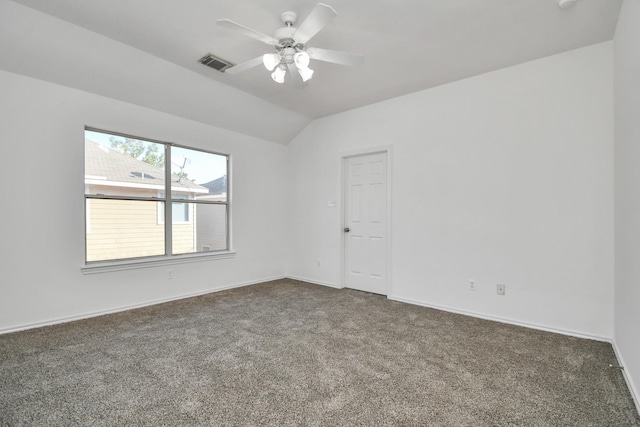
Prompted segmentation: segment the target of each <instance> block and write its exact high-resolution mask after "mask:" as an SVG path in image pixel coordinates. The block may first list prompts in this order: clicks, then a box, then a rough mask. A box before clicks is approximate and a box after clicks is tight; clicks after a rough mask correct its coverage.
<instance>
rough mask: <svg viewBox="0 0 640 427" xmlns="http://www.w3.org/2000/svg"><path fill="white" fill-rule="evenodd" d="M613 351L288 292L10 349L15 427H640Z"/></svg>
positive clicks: (64, 333) (8, 420)
mask: <svg viewBox="0 0 640 427" xmlns="http://www.w3.org/2000/svg"><path fill="white" fill-rule="evenodd" d="M610 363H612V364H616V363H617V362H616V359H615V356H614V353H613V351H612V348H611V345H609V344H607V343H603V342H597V341H591V340H585V339H578V338H572V337H566V336H562V335H557V334H552V333H547V332H540V331H535V330H530V329H525V328H521V327H516V326H511V325H505V324H500V323H495V322H490V321H486V320H480V319H475V318H470V317H465V316H461V315H455V314H451V313H446V312H441V311H438V310H433V309H428V308H424V307H417V306H412V305H407V304H402V303H398V302H393V301H389V300H387V299H386V298H384V297H381V296H378V295H372V294H367V293H363V292H358V291H352V290H336V289H331V288H326V287H322V286H316V285H309V284H304V283H300V282H295V281H290V280H284V281H280V282H271V283H265V284H260V285H254V286H248V287H245V288H240V289H235V290H231V291H225V292H219V293H214V294H209V295H206V296H202V297H196V298H190V299H185V300H181V301H175V302H171V303H166V304H161V305H156V306H153V307H147V308H143V309H138V310H132V311H127V312H123V313H118V314H112V315H108V316H102V317H98V318H93V319H88V320H83V321H78V322H73V323H68V324H64V325H57V326H51V327H46V328H40V329H35V330H30V331H24V332H18V333H13V334H7V335H2V336H0V424H1V425H8V426H20V425H29V426H31V425H38V426H41V425H42V426H44V425H46V426H56V425H65V426H68V425H83V426H88V425H92V426H93V425H128V426H131V425H149V426H161V425H166V426H177V425H363V426H365V425H366V426H374V425H434V426H503V425H505V426H506V425H514V426H639V425H640V417H639V416H638V413H637V412H636V410H635V407H634V405H633V402H632V399H631V396H630V394H629V391H628V389H627V388H626V385H625V383H624V380H623V378H622V375H621V373H620V371H619V370H617V369H612V368H610V367H609V366H608V365H609V364H610Z"/></svg>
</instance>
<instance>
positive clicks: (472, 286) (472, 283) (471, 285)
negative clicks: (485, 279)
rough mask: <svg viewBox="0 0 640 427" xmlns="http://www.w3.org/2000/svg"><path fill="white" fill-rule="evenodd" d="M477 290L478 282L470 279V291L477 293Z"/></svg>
mask: <svg viewBox="0 0 640 427" xmlns="http://www.w3.org/2000/svg"><path fill="white" fill-rule="evenodd" d="M476 289H477V287H476V281H475V280H473V279H469V290H470V291H475V290H476Z"/></svg>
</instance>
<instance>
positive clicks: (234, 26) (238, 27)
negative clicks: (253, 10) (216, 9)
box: [216, 19, 279, 46]
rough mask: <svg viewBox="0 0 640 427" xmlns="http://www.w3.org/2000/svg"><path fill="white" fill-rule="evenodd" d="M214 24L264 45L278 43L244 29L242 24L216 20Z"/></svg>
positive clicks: (259, 33)
mask: <svg viewBox="0 0 640 427" xmlns="http://www.w3.org/2000/svg"><path fill="white" fill-rule="evenodd" d="M216 24H218V25H220V26H223V27H225V28H228V29H230V30H233V31H235V32H237V33H240V34H244V35H245V36H248V37H251V38H252V39H256V40H260V41H261V42H264V43H266V44H270V45H274V46H275V45H277V44H278V43H279V42H278V40H276V39H274V38H273V37H271V36H268V35H266V34H262V33H261V32H259V31H256V30H252V29H251V28H249V27H245V26H244V25H242V24H238V23H237V22H233V21H230V20H228V19H218V20H217V21H216Z"/></svg>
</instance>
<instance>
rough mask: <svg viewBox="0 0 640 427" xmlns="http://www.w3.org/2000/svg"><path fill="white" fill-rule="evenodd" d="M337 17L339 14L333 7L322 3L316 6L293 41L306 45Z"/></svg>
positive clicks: (294, 35)
mask: <svg viewBox="0 0 640 427" xmlns="http://www.w3.org/2000/svg"><path fill="white" fill-rule="evenodd" d="M336 16H338V14H337V13H336V11H335V10H333V8H332V7H331V6H327V5H326V4H322V3H318V4H316V6H315V7H314V8H313V10H312V11H311V13H310V14H309V16H307V18H306V19H305V20H304V21H303V22H302V24H300V26H299V27H298V29H297V30H296V32H295V33H294V34H293V39H294V40H295V41H297V42H298V43H302V44H305V43H306V42H308V41H309V39H311V37H313V36H315V35H316V34H317V33H318V31H320V30H321V29H322V28H324V26H325V25H327V24H328V23H329V22H331V20H332V19H333V18H335V17H336Z"/></svg>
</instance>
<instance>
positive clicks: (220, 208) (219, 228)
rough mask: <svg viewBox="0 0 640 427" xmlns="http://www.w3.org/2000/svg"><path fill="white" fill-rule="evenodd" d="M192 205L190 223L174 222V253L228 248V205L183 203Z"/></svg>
mask: <svg viewBox="0 0 640 427" xmlns="http://www.w3.org/2000/svg"><path fill="white" fill-rule="evenodd" d="M181 204H185V205H188V206H189V207H190V212H191V215H192V216H193V220H192V221H191V222H190V223H184V222H182V223H181V222H176V221H175V218H174V222H173V234H172V239H173V251H172V252H173V254H186V253H193V252H207V251H221V250H225V249H227V206H226V205H213V204H204V203H181Z"/></svg>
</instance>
